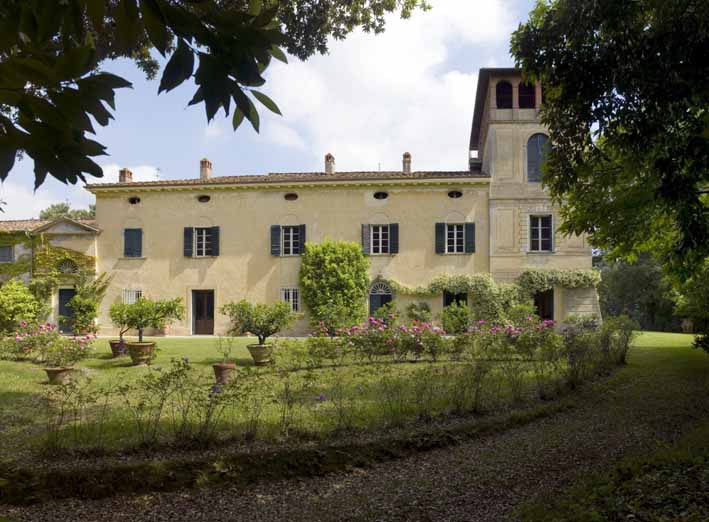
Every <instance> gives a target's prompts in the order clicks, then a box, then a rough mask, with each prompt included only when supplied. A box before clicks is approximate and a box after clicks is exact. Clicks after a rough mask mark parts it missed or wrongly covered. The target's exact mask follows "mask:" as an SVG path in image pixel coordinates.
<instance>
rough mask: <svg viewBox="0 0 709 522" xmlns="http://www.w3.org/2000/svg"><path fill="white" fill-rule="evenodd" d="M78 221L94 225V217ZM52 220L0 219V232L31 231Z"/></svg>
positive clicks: (78, 220)
mask: <svg viewBox="0 0 709 522" xmlns="http://www.w3.org/2000/svg"><path fill="white" fill-rule="evenodd" d="M76 221H77V222H78V223H83V224H84V225H88V226H90V227H94V228H95V227H96V220H95V219H77V220H76ZM51 222H52V220H47V219H15V220H9V221H0V232H31V231H33V230H34V229H36V228H39V227H43V226H45V225H48V224H50V223H51Z"/></svg>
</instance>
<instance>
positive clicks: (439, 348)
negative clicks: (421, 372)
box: [399, 322, 446, 361]
mask: <svg viewBox="0 0 709 522" xmlns="http://www.w3.org/2000/svg"><path fill="white" fill-rule="evenodd" d="M444 335H446V332H445V330H443V328H440V327H438V326H434V325H432V324H431V323H417V322H414V323H413V324H412V325H411V326H405V325H401V326H399V340H400V343H399V344H400V351H401V353H402V354H407V355H408V354H412V355H414V356H415V357H417V358H418V357H421V355H422V354H425V355H428V356H429V357H431V359H432V360H434V361H435V360H436V359H438V356H439V355H440V354H441V353H442V352H443V349H444V347H445V339H444V337H443V336H444Z"/></svg>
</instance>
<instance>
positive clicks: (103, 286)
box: [67, 272, 111, 334]
mask: <svg viewBox="0 0 709 522" xmlns="http://www.w3.org/2000/svg"><path fill="white" fill-rule="evenodd" d="M110 284H111V276H109V275H108V274H106V273H103V274H100V275H99V276H98V277H96V278H95V279H93V278H91V276H90V275H89V274H87V273H85V272H82V273H81V274H79V279H78V281H77V283H76V286H75V289H76V294H75V295H74V296H73V297H72V298H71V299H70V300H69V302H68V303H67V306H68V307H69V308H70V309H71V311H72V312H73V316H72V318H71V323H72V329H73V331H74V333H75V334H85V333H90V332H96V323H95V321H96V318H97V317H98V308H99V306H100V305H101V301H103V298H104V296H105V295H106V291H107V290H108V286H109V285H110Z"/></svg>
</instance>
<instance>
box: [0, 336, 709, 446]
mask: <svg viewBox="0 0 709 522" xmlns="http://www.w3.org/2000/svg"><path fill="white" fill-rule="evenodd" d="M153 340H155V341H157V343H158V348H159V352H158V354H157V357H156V359H155V360H154V362H153V365H152V369H150V368H148V367H145V366H137V367H134V366H131V365H130V360H129V358H127V357H122V358H118V359H113V358H111V356H110V349H109V347H108V341H107V340H106V339H99V340H98V341H97V342H96V351H95V353H94V354H93V355H92V357H91V358H89V359H87V360H85V361H83V362H81V363H80V364H79V365H78V366H79V368H81V369H82V370H83V371H82V374H83V375H84V376H85V377H87V379H79V382H81V383H82V384H81V390H80V391H81V393H82V394H84V395H87V396H89V397H90V399H91V400H89V401H85V402H86V405H82V404H81V401H78V400H77V396H76V395H72V396H70V397H65V398H64V399H63V402H62V403H60V402H58V401H57V399H56V397H55V398H54V400H53V401H52V402H50V401H48V400H47V395H48V393H56V389H57V387H55V386H48V385H47V384H46V376H45V374H44V371H43V369H42V367H41V366H38V365H35V364H31V363H28V362H10V361H0V455H3V458H4V459H5V460H16V459H23V458H31V457H32V456H33V455H35V454H36V453H37V450H38V449H41V448H42V446H43V444H45V442H46V441H47V439H48V433H53V432H54V433H58V434H59V436H58V437H57V438H56V439H55V440H56V441H57V443H58V445H60V446H64V447H74V448H85V449H89V448H96V447H99V448H106V449H118V448H124V447H131V446H136V445H139V444H140V443H141V442H145V438H144V436H143V435H141V434H140V433H139V431H140V430H139V429H138V428H137V423H136V411H137V410H136V408H135V405H136V404H138V403H139V402H140V401H141V400H142V401H143V402H144V403H145V404H147V405H148V407H147V408H144V410H142V415H143V417H145V418H149V417H150V415H151V411H153V410H150V408H152V407H154V404H153V403H154V402H155V401H156V396H157V395H158V394H159V393H157V392H155V393H153V392H150V393H145V394H143V395H140V396H139V395H137V394H135V393H132V392H131V393H129V394H128V395H122V394H121V393H119V391H118V390H119V388H120V387H121V386H122V385H125V384H129V383H135V382H136V381H139V380H141V379H143V378H144V377H145V376H146V375H148V374H153V375H158V373H163V374H164V373H166V372H167V371H168V370H169V368H170V366H171V361H172V360H178V361H180V360H182V359H183V358H186V359H187V360H188V361H189V365H190V367H191V370H190V375H191V377H190V381H189V382H190V383H192V384H193V385H192V386H183V385H182V384H180V386H179V389H180V392H179V393H177V394H176V395H175V396H173V398H172V399H171V403H170V404H171V405H170V407H169V408H166V409H164V410H163V411H162V412H161V417H160V420H159V422H157V423H156V428H157V429H156V433H157V434H158V442H161V443H170V442H173V441H177V442H179V441H180V440H181V439H180V438H181V437H182V438H183V439H184V438H185V433H187V435H189V434H190V433H189V431H190V430H194V429H196V428H194V427H188V429H187V432H185V431H184V426H182V424H181V423H182V420H184V419H187V418H188V419H189V423H192V424H194V423H195V422H197V423H198V422H199V421H200V420H201V419H202V420H203V416H204V412H209V411H210V410H209V407H210V404H211V403H210V401H211V396H210V395H209V393H210V392H209V390H210V386H211V383H213V373H212V368H211V365H212V364H214V363H216V362H219V361H220V360H221V356H220V354H219V353H218V350H217V343H218V340H217V339H215V338H155V339H153ZM251 342H253V340H252V339H237V340H236V342H235V345H234V351H233V353H232V357H231V359H232V360H235V361H236V362H237V364H238V365H239V367H240V368H241V373H240V374H239V380H240V382H242V383H245V384H244V386H245V388H244V389H243V390H241V391H240V392H239V393H238V394H237V396H235V398H232V399H229V400H228V401H227V400H226V399H223V400H224V401H225V403H224V405H223V406H222V407H221V408H222V409H220V410H219V412H218V415H217V418H216V419H215V420H214V419H213V420H214V423H213V424H214V429H215V430H216V434H217V435H218V436H219V437H220V438H236V439H244V438H251V437H253V436H256V435H257V436H258V437H259V438H262V439H267V440H271V441H274V440H280V439H282V438H284V437H286V436H287V437H290V438H292V437H293V436H295V437H298V438H303V437H305V438H308V439H312V438H323V437H327V436H332V435H337V433H338V432H339V431H341V430H342V429H348V430H349V429H366V430H372V429H386V428H388V427H390V426H392V425H394V426H400V425H404V424H406V423H409V422H415V421H416V420H417V419H421V418H425V417H435V416H437V415H440V414H447V413H449V412H451V411H452V410H453V409H454V407H455V406H456V401H458V402H460V404H458V408H457V409H458V410H461V411H467V410H469V409H470V408H471V396H470V393H471V390H469V389H467V388H468V386H467V384H468V383H469V382H470V375H469V374H463V373H462V369H461V368H462V367H461V365H460V364H459V363H456V362H454V361H448V360H444V361H439V362H438V363H430V362H419V363H401V364H393V363H377V364H355V363H354V361H347V362H348V364H346V365H345V366H343V367H325V368H318V369H314V370H300V371H295V372H278V371H274V369H273V368H265V369H255V368H254V367H253V363H252V361H251V357H250V355H249V353H248V350H247V349H246V344H248V343H251ZM690 343H691V336H687V335H681V334H655V333H644V334H642V335H641V336H640V337H639V338H638V340H637V341H636V347H635V348H634V350H633V351H632V352H631V359H630V361H631V362H630V365H629V366H628V367H627V368H625V369H624V370H623V372H621V373H622V374H624V375H625V374H628V372H633V371H634V364H633V361H636V360H638V359H637V358H642V359H643V365H645V364H646V363H651V365H652V367H653V368H654V369H653V371H658V372H661V371H662V369H663V367H664V366H665V365H671V366H672V367H677V366H683V367H686V368H685V370H686V371H687V372H701V371H705V370H706V369H705V368H702V365H701V362H702V361H704V359H703V358H702V357H701V355H703V354H699V353H697V352H696V351H694V350H692V349H691V348H689V344H690ZM706 359H707V360H708V361H709V357H706ZM156 368H161V372H156V371H155V369H156ZM645 371H646V370H645ZM522 381H523V386H524V390H525V392H524V398H523V402H531V401H532V400H534V397H535V389H534V383H533V382H532V378H531V376H530V375H529V374H528V373H525V374H524V375H522ZM613 382H615V381H614V380H613V379H611V380H610V381H609V392H610V393H615V391H616V390H614V389H613V386H614V385H613V384H612V383H613ZM247 385H248V386H247ZM190 394H192V395H190ZM126 397H128V399H129V401H132V403H133V404H134V407H133V408H130V407H127V406H126V404H127V402H126ZM482 397H483V410H485V411H491V412H492V411H500V410H507V409H509V407H510V406H512V405H513V403H514V401H513V398H512V394H511V389H510V386H509V385H508V381H507V380H506V378H505V377H504V376H503V375H502V373H501V372H500V371H499V370H496V371H492V372H491V373H490V375H489V376H488V377H487V378H486V381H485V387H484V391H483V393H482ZM220 399H221V396H220ZM151 401H152V402H151ZM641 403H642V401H641V400H640V401H639V404H641ZM59 404H63V405H64V406H65V410H64V413H65V415H64V421H63V423H62V424H61V426H60V429H56V426H57V425H56V419H57V418H58V413H57V412H58V410H59V409H60V406H59ZM190 405H199V406H198V407H192V406H190ZM518 406H519V405H518ZM639 407H643V406H642V405H641V406H639ZM77 412H78V414H77ZM72 416H76V417H75V418H76V419H77V421H76V422H72V421H73V419H74V418H73V417H72ZM141 422H143V424H144V425H145V422H146V421H145V419H143V420H141ZM48 426H49V427H50V428H51V427H53V426H54V428H53V429H49V430H48Z"/></svg>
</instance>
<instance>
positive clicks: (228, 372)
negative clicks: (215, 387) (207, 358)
mask: <svg viewBox="0 0 709 522" xmlns="http://www.w3.org/2000/svg"><path fill="white" fill-rule="evenodd" d="M212 368H213V369H214V378H215V380H216V381H217V384H229V383H230V382H231V381H232V379H233V378H234V370H236V364H234V363H217V364H213V365H212Z"/></svg>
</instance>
